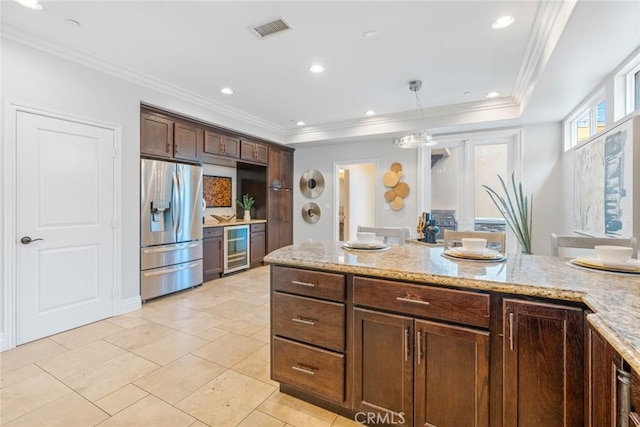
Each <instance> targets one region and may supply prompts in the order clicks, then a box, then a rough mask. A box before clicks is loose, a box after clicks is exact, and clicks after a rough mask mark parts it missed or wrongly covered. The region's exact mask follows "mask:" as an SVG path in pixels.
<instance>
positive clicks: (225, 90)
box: [220, 87, 233, 95]
mask: <svg viewBox="0 0 640 427" xmlns="http://www.w3.org/2000/svg"><path fill="white" fill-rule="evenodd" d="M220 92H221V93H224V94H225V95H233V89H231V88H229V87H223V88H222V89H220Z"/></svg>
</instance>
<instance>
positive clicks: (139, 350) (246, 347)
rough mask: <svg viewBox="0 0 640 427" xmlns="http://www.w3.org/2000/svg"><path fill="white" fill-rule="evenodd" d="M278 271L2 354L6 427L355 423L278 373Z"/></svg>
mask: <svg viewBox="0 0 640 427" xmlns="http://www.w3.org/2000/svg"><path fill="white" fill-rule="evenodd" d="M269 357H270V353H269V267H268V266H266V267H260V268H256V269H252V270H249V271H247V272H243V273H240V274H236V275H232V276H228V277H224V278H222V279H218V280H215V281H212V282H207V283H205V284H204V285H203V286H201V287H198V288H196V289H190V290H187V291H184V292H180V293H177V294H174V295H170V296H167V297H163V298H158V299H155V300H152V301H150V302H148V303H146V304H144V305H143V307H142V309H141V310H138V311H136V312H133V313H128V314H126V315H123V316H118V317H114V318H111V319H106V320H103V321H100V322H96V323H93V324H91V325H87V326H83V327H81V328H78V329H73V330H71V331H67V332H63V333H61V334H58V335H54V336H51V337H48V338H44V339H41V340H38V341H34V342H31V343H28V344H25V345H22V346H19V347H18V348H15V349H12V350H9V351H5V352H3V353H0V425H3V426H28V427H33V426H65V427H73V426H82V427H84V426H94V425H99V426H154V427H155V426H168V427H173V426H194V427H197V426H207V425H208V426H216V427H218V426H241V427H260V426H267V427H271V426H274V427H276V426H277V427H283V426H287V427H290V426H296V427H316V426H317V427H323V426H340V427H343V426H356V425H357V424H356V423H354V422H353V421H350V420H348V419H346V418H344V417H341V416H339V415H336V414H334V413H332V412H329V411H326V410H324V409H321V408H318V407H316V406H313V405H310V404H308V403H305V402H303V401H301V400H298V399H295V398H293V397H290V396H288V395H285V394H282V393H280V392H279V391H278V384H277V383H275V382H273V381H271V380H270V378H269Z"/></svg>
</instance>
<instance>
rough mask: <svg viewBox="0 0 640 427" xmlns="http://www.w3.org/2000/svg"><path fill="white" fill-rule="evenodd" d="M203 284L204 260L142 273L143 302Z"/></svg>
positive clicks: (141, 289)
mask: <svg viewBox="0 0 640 427" xmlns="http://www.w3.org/2000/svg"><path fill="white" fill-rule="evenodd" d="M200 284H202V260H201V259H199V260H196V261H193V262H186V263H183V264H177V265H171V266H169V267H162V268H154V269H152V270H147V271H143V272H141V273H140V297H141V298H142V301H145V300H148V299H149V298H155V297H159V296H160V295H165V294H170V293H171V292H175V291H179V290H182V289H186V288H191V287H194V286H197V285H200Z"/></svg>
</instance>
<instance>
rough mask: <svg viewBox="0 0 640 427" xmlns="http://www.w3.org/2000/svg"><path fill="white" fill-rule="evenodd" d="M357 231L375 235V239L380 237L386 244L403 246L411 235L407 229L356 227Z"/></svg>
mask: <svg viewBox="0 0 640 427" xmlns="http://www.w3.org/2000/svg"><path fill="white" fill-rule="evenodd" d="M358 231H365V232H368V233H375V235H376V237H381V238H382V241H383V242H384V243H386V244H390V245H392V244H398V245H404V244H405V240H406V239H408V238H409V237H410V235H411V229H410V228H409V227H364V226H362V225H359V226H358Z"/></svg>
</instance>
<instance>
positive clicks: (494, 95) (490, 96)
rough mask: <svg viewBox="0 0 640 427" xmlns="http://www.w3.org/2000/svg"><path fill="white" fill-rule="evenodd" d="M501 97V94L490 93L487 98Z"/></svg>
mask: <svg viewBox="0 0 640 427" xmlns="http://www.w3.org/2000/svg"><path fill="white" fill-rule="evenodd" d="M499 96H500V92H489V93H488V94H487V98H497V97H499Z"/></svg>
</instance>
